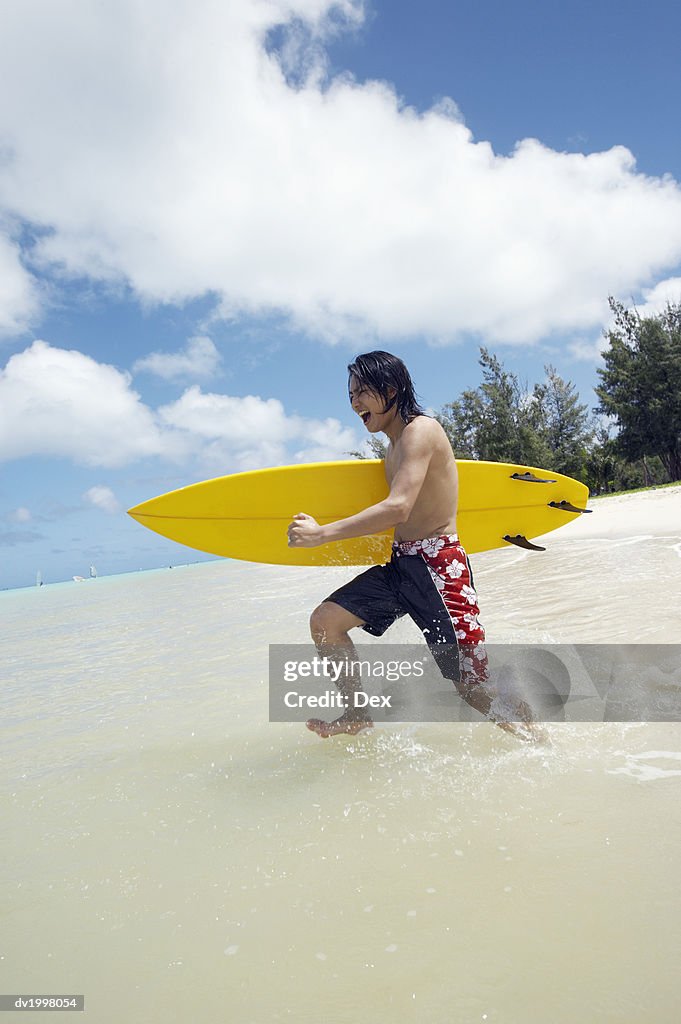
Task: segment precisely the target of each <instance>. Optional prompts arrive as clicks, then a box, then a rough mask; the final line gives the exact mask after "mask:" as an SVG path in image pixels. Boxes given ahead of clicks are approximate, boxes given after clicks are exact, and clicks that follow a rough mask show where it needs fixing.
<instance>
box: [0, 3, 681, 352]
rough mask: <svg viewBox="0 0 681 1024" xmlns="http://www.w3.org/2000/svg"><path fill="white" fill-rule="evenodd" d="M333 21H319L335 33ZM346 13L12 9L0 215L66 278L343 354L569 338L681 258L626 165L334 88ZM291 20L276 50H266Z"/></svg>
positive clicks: (226, 6) (668, 219) (661, 214)
mask: <svg viewBox="0 0 681 1024" xmlns="http://www.w3.org/2000/svg"><path fill="white" fill-rule="evenodd" d="M334 11H335V18H334V19H332V20H331V22H330V15H331V14H332V13H333V12H334ZM361 15H362V5H361V3H360V2H359V0H356V2H353V0H343V2H341V3H336V4H334V3H333V2H332V0H230V3H216V2H214V0H103V2H101V3H98V4H96V5H93V4H90V5H85V7H84V6H83V5H82V4H81V3H78V2H77V0H22V2H21V3H18V2H15V3H12V4H9V5H6V9H5V10H4V11H3V32H2V35H1V37H0V62H1V63H2V66H3V68H4V73H5V76H6V79H7V80H8V81H11V82H12V83H13V89H12V90H11V92H10V90H4V91H3V92H2V93H1V94H0V134H1V135H2V136H3V137H4V138H5V139H6V140H7V143H8V154H9V156H8V158H7V159H6V160H5V161H4V162H3V164H2V167H1V168H0V187H1V188H2V190H3V192H4V196H5V204H6V205H7V207H8V208H9V209H10V210H11V211H12V213H13V214H14V215H15V216H18V217H21V218H24V219H26V220H28V221H30V222H33V223H35V224H38V225H40V226H42V227H44V228H47V229H48V230H47V231H45V232H44V233H42V234H41V238H40V242H39V243H38V245H37V246H36V248H35V250H34V252H33V258H34V259H35V260H39V261H42V263H43V264H44V265H45V266H48V267H51V268H53V269H54V268H60V269H61V271H63V272H64V273H66V274H76V275H87V276H89V277H91V278H95V279H100V280H104V281H108V280H123V281H126V282H128V283H129V284H130V286H131V287H132V288H133V289H134V290H135V292H136V293H137V295H138V296H139V297H140V298H141V299H142V300H144V301H146V302H152V303H153V302H182V301H185V300H188V299H191V298H193V297H196V296H203V295H206V294H214V295H215V296H216V298H217V300H218V304H219V309H220V311H221V313H222V314H223V315H225V316H233V315H236V314H239V313H246V314H248V313H263V312H270V311H276V312H279V313H282V314H284V315H285V316H287V317H288V318H289V319H290V320H291V321H292V323H293V324H294V325H296V326H298V327H302V328H304V329H305V330H307V331H309V332H312V333H315V334H317V335H320V336H322V337H324V338H326V339H329V340H334V339H337V338H340V337H342V336H343V335H344V334H347V333H348V332H350V331H352V332H353V334H354V335H355V336H357V335H358V334H364V335H366V336H368V337H372V336H374V335H376V334H380V335H383V336H394V337H399V336H405V337H406V336H409V335H412V334H419V335H423V334H426V335H429V336H431V337H432V338H433V339H439V340H441V341H448V340H452V339H455V338H456V337H457V336H459V335H460V334H461V333H462V332H479V333H480V334H482V335H484V336H485V338H487V339H489V340H497V341H507V342H523V341H530V340H532V339H537V338H539V337H540V336H542V335H546V334H547V333H549V332H552V331H563V332H567V331H570V332H574V333H583V332H584V331H585V330H589V329H593V328H594V327H595V326H597V325H599V324H600V323H602V322H603V320H604V318H605V317H607V306H606V304H605V296H607V295H608V294H616V295H625V296H626V295H628V294H630V293H631V292H632V291H636V290H638V289H639V288H640V287H641V285H643V284H645V283H646V282H650V281H651V280H654V279H655V277H656V276H659V275H660V274H661V273H662V272H664V271H665V268H667V272H669V270H670V269H671V268H673V267H674V266H675V265H676V264H677V263H678V261H679V259H681V190H680V189H679V187H678V185H677V184H676V183H675V182H674V181H673V180H671V179H669V178H651V177H647V176H646V175H645V174H642V173H639V172H638V171H637V169H636V166H635V163H634V159H633V157H632V155H631V153H630V152H629V151H628V150H626V149H624V148H622V147H615V148H613V149H611V150H609V151H607V152H604V153H593V154H590V155H582V154H579V153H570V154H568V153H559V152H555V151H553V150H551V149H549V148H547V147H546V146H544V145H542V144H541V142H539V141H537V140H532V139H529V140H523V141H521V142H519V144H518V146H517V147H516V149H515V151H514V152H513V153H512V154H511V155H510V156H499V155H497V154H495V153H494V151H493V149H492V147H491V146H490V145H489V144H488V143H486V142H477V141H475V140H474V139H473V137H472V135H471V133H470V131H469V130H468V129H467V128H466V126H465V124H464V123H463V122H462V119H461V116H460V114H459V112H458V110H457V108H456V106H455V104H454V103H453V102H451V103H449V104H447V103H440V104H438V105H437V106H435V107H433V108H432V109H431V110H429V111H426V112H425V113H417V112H416V111H414V110H413V109H410V108H408V107H405V106H404V105H403V104H402V103H401V101H400V100H399V98H398V97H397V95H396V93H395V91H394V89H393V88H392V87H391V86H390V85H388V84H386V83H383V82H376V81H369V82H366V83H358V82H356V81H353V80H352V79H351V78H350V77H349V76H341V77H338V78H336V79H334V80H331V81H330V80H328V78H326V77H325V71H324V55H323V42H324V38H325V34H326V33H328V31H329V24H331V23H332V24H334V25H335V26H336V29H337V28H338V26H342V25H343V24H345V25H352V26H356V25H357V24H358V22H359V20H360V19H361ZM282 24H283V25H288V26H289V30H288V32H284V33H283V35H281V39H282V40H283V42H281V44H280V46H279V50H280V53H279V54H277V53H275V52H271V51H270V50H268V48H267V41H268V39H270V40H271V38H272V36H271V32H272V30H273V29H275V28H276V27H277V26H281V25H282Z"/></svg>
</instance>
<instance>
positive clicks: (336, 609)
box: [288, 351, 516, 738]
mask: <svg viewBox="0 0 681 1024" xmlns="http://www.w3.org/2000/svg"><path fill="white" fill-rule="evenodd" d="M348 373H349V380H348V390H349V397H350V403H351V405H352V408H353V409H354V411H355V412H356V413H357V415H358V416H360V417H361V419H362V421H363V423H364V426H365V427H366V429H367V430H368V431H369V433H370V434H377V433H379V432H383V433H384V434H386V435H387V436H388V439H389V441H390V444H389V446H388V450H387V452H386V456H385V474H386V478H387V481H388V486H389V494H388V496H387V498H384V499H383V501H380V502H378V503H377V504H376V505H371V506H370V507H369V508H366V509H364V510H363V511H361V512H358V513H357V514H356V515H353V516H349V517H348V518H347V519H340V520H337V521H336V522H334V523H329V524H328V525H326V526H320V525H319V523H317V522H316V520H315V519H313V518H312V516H310V515H307V514H306V513H302V512H301V513H299V514H298V515H296V516H294V517H293V522H292V523H291V525H290V526H289V528H288V537H289V546H290V547H316V546H317V545H319V544H327V543H329V542H330V541H338V540H347V539H348V538H351V537H363V536H366V535H370V534H374V533H382V532H383V531H387V530H390V529H393V528H394V531H395V534H394V543H393V555H392V558H391V560H390V562H389V563H388V564H387V565H376V566H373V567H372V568H371V569H368V570H367V571H366V572H363V573H361V575H359V576H357V577H356V578H355V579H354V580H352V581H351V582H350V583H348V584H346V585H345V586H343V587H340V589H338V590H336V591H334V593H333V594H331V595H330V596H329V597H328V598H327V599H326V600H325V601H323V602H322V603H321V604H320V605H319V607H318V608H316V609H315V610H314V612H313V613H312V617H311V620H310V629H311V633H312V638H313V640H314V641H315V644H316V645H317V648H318V650H319V652H320V654H322V655H325V656H327V657H328V656H330V657H333V658H336V659H338V660H342V661H343V662H344V663H345V664H348V663H349V662H351V661H354V660H356V657H357V656H356V652H355V649H354V646H353V643H352V641H351V639H350V636H349V630H351V629H353V628H355V627H362V628H363V629H364V630H366V631H367V632H369V633H371V634H373V635H374V636H381V634H382V633H384V632H385V630H386V629H387V628H388V626H390V625H391V624H392V623H393V622H395V621H396V619H398V618H399V617H400V616H402V615H405V614H408V615H410V616H411V617H412V619H413V620H414V621H415V622H416V624H417V625H418V627H419V628H420V629H421V630H422V632H423V634H424V636H425V639H426V642H427V643H428V646H429V648H430V650H431V653H432V654H433V656H434V658H435V660H436V662H437V664H438V666H439V668H440V670H441V672H442V674H443V675H444V676H445V677H446V678H449V679H451V680H452V682H454V684H455V685H456V687H457V689H458V691H459V693H460V694H461V695H462V696H463V698H464V699H465V700H466V701H468V703H469V704H471V705H472V706H473V707H475V708H476V709H477V710H479V711H481V712H482V713H483V714H488V713H489V709H490V698H489V696H488V694H487V693H486V691H485V689H484V686H482V685H480V684H481V683H484V682H485V681H486V680H487V656H486V654H485V649H484V645H483V641H484V639H485V632H484V629H483V627H482V625H481V624H480V622H479V619H478V615H479V608H478V599H477V595H476V593H475V589H474V586H473V576H472V572H471V567H470V563H469V561H468V558H467V556H466V553H465V551H464V550H463V548H462V547H461V545H460V543H459V540H458V536H457V533H456V510H457V501H458V474H457V468H456V460H455V458H454V455H453V453H452V448H451V445H450V443H449V441H448V439H447V435H446V434H445V432H444V430H443V429H442V427H441V426H440V424H439V423H438V422H437V420H435V419H432V418H431V417H429V416H426V415H425V414H424V412H423V409H422V408H421V406H420V405H419V404H418V402H417V399H416V395H415V393H414V386H413V384H412V380H411V377H410V376H409V372H408V370H407V368H406V366H405V365H404V363H403V362H402V360H401V359H398V358H397V356H394V355H391V354H390V353H389V352H380V351H378V352H369V353H367V354H366V355H361V356H358V357H357V359H356V360H355V361H354V362H353V363H351V364H350V365H349V366H348ZM340 685H341V688H342V689H344V690H345V693H346V694H349V693H350V692H351V690H352V685H351V683H350V681H349V680H347V679H345V680H344V681H343V683H341V684H340ZM499 724H501V725H503V727H505V728H508V729H509V731H514V732H515V731H516V730H515V729H514V728H513V727H512V726H511V725H510V723H506V722H504V723H499ZM307 725H308V728H310V729H312V730H313V731H314V732H316V733H317V734H318V735H319V736H322V737H324V738H326V737H328V736H332V735H335V734H336V733H341V732H345V733H350V734H354V733H357V732H359V731H360V730H361V729H366V728H370V727H371V726H372V725H373V722H372V721H371V718H370V717H369V716H368V715H367V714H366V712H365V711H364V710H361V709H354V708H352V707H349V708H348V710H346V711H345V712H344V713H343V714H342V715H341V716H340V717H339V718H337V719H336V720H335V721H334V722H324V721H322V720H320V719H311V720H310V721H308V723H307Z"/></svg>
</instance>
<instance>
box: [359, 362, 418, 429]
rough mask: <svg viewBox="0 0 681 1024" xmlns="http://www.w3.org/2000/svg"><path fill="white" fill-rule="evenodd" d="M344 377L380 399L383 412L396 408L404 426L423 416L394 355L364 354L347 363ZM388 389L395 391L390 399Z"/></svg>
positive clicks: (405, 373) (412, 390)
mask: <svg viewBox="0 0 681 1024" xmlns="http://www.w3.org/2000/svg"><path fill="white" fill-rule="evenodd" d="M348 374H349V376H351V377H355V378H356V380H357V383H358V384H359V385H360V386H361V387H363V388H366V390H367V391H372V392H373V393H374V394H375V395H378V396H379V397H380V398H382V399H383V401H384V402H385V412H388V410H389V409H392V408H393V406H395V405H396V406H397V411H398V413H399V414H400V416H401V417H402V419H403V420H404V422H405V423H410V422H411V421H412V420H413V419H415V418H416V417H417V416H423V415H424V412H423V409H422V408H421V406H420V405H419V402H418V399H417V396H416V392H415V391H414V385H413V383H412V379H411V377H410V376H409V370H408V369H407V367H406V366H405V365H404V363H403V362H402V360H401V359H400V358H399V357H398V356H394V355H392V354H391V353H390V352H380V351H378V352H366V353H365V354H364V355H363V356H357V358H356V359H355V361H354V363H350V365H349V366H348ZM390 388H394V389H395V394H394V395H393V397H392V398H390V397H389V395H388V391H389V389H390Z"/></svg>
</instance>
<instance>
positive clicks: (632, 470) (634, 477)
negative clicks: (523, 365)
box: [351, 298, 681, 494]
mask: <svg viewBox="0 0 681 1024" xmlns="http://www.w3.org/2000/svg"><path fill="white" fill-rule="evenodd" d="M609 302H610V309H611V311H612V314H613V325H612V326H611V327H610V328H609V329H608V330H607V331H605V332H604V334H605V339H606V341H607V347H606V349H605V351H604V352H603V359H604V363H605V365H604V367H603V368H599V369H598V371H597V372H598V374H599V376H600V378H601V381H600V384H599V385H598V386H597V387H596V388H595V389H594V391H595V395H596V399H597V403H596V405H595V406H594V407H593V408H591V409H589V407H588V406H587V405H585V404H583V403H582V402H580V401H579V395H578V394H577V390H576V388H575V386H574V384H572V383H571V382H570V381H565V380H563V378H562V377H561V376H560V375H559V374H558V372H557V371H556V369H555V368H554V367H553V366H550V365H547V366H545V367H544V379H543V380H542V381H541V382H539V383H535V384H533V385H532V386H531V387H530V386H529V385H528V384H527V382H522V381H521V380H519V378H518V376H517V375H516V374H515V373H512V372H511V371H509V370H507V369H505V368H504V366H503V364H502V363H501V362H500V360H499V359H498V358H497V356H495V355H494V354H492V353H491V352H489V351H488V350H487V349H486V348H481V349H480V358H479V363H480V367H481V371H482V383H481V384H480V385H479V387H477V388H475V389H471V390H468V391H464V392H462V394H461V395H460V396H459V398H458V399H456V400H455V401H453V402H449V403H448V404H447V405H445V406H444V407H443V408H442V409H441V410H440V411H439V412H438V413H437V414H436V418H437V419H438V421H439V422H440V423H441V424H442V427H443V428H444V430H445V433H446V434H447V437H448V438H449V441H450V443H451V445H452V449H453V451H454V454H455V455H456V456H457V458H462V459H479V460H483V461H490V462H515V463H522V464H525V465H531V466H539V467H543V468H546V469H551V470H553V471H554V472H558V473H566V474H567V475H568V476H572V477H576V478H577V479H578V480H581V481H582V482H583V483H585V484H587V486H588V487H589V490H590V491H591V492H592V493H594V494H607V493H610V492H612V491H619V490H629V489H632V488H635V487H642V486H649V485H652V484H660V483H667V482H670V481H676V480H681V303H678V304H676V305H672V304H669V305H668V306H667V308H666V310H665V311H664V312H663V313H660V314H658V315H657V316H652V317H641V316H639V314H638V313H637V312H636V310H630V309H625V307H624V306H623V305H622V303H620V302H617V301H616V300H615V299H612V298H611V299H610V300H609ZM369 445H370V447H371V450H372V454H373V455H374V456H375V457H378V458H382V457H383V455H384V453H385V445H384V442H383V441H381V440H380V439H379V438H377V437H372V438H371V439H370V441H369ZM351 454H352V455H355V456H357V457H360V458H361V457H362V456H361V454H360V453H359V452H352V453H351Z"/></svg>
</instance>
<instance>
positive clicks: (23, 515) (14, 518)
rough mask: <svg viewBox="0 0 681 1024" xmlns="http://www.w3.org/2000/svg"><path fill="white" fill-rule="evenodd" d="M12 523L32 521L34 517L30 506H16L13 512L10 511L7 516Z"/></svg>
mask: <svg viewBox="0 0 681 1024" xmlns="http://www.w3.org/2000/svg"><path fill="white" fill-rule="evenodd" d="M7 518H8V520H9V521H10V522H11V523H30V522H31V520H32V519H33V516H32V514H31V510H30V509H28V508H24V507H23V506H22V507H21V508H15V509H14V511H13V512H10V513H9V515H8V516H7Z"/></svg>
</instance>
